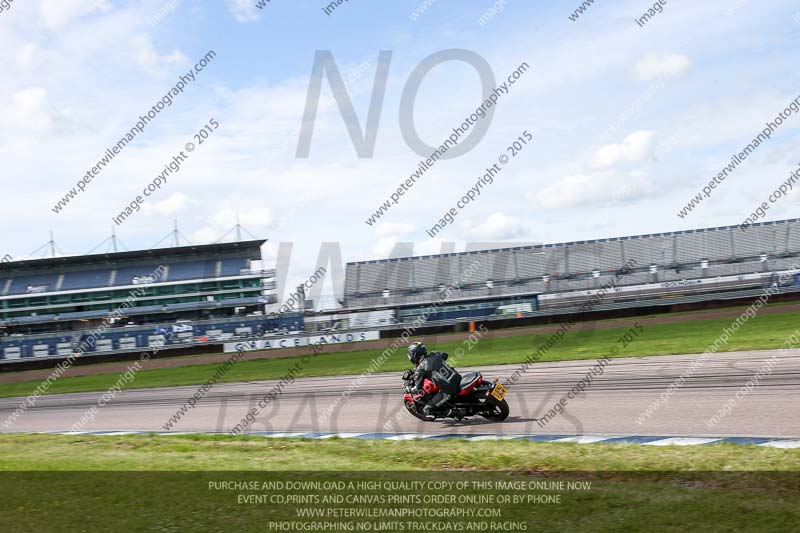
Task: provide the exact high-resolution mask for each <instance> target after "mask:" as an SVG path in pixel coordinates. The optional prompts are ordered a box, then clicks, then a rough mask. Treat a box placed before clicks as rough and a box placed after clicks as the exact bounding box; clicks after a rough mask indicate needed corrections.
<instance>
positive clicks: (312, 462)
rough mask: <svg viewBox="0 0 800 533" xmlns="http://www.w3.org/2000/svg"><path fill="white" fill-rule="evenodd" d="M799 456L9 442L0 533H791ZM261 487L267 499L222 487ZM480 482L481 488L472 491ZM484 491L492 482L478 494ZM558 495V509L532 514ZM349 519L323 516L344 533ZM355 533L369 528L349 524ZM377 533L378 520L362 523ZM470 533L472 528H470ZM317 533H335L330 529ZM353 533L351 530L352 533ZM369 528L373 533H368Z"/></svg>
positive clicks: (512, 445)
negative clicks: (473, 512)
mask: <svg viewBox="0 0 800 533" xmlns="http://www.w3.org/2000/svg"><path fill="white" fill-rule="evenodd" d="M798 470H800V452H799V451H797V450H779V449H770V448H759V447H753V446H736V445H726V444H723V445H711V446H696V447H690V448H686V447H663V448H650V447H646V446H636V445H603V444H591V445H581V444H558V443H534V442H517V441H498V442H466V441H457V440H448V441H426V440H420V441H404V442H391V441H365V440H358V439H354V440H337V439H333V440H329V441H318V440H304V439H264V438H258V437H227V436H168V437H159V436H147V435H136V436H105V437H95V436H56V435H2V436H0V491H2V493H3V505H2V506H0V523H2V526H0V527H2V530H3V531H10V532H16V531H20V532H21V531H59V532H60V531H64V532H67V531H70V532H71V531H271V530H275V529H272V528H271V527H270V522H273V521H291V522H294V523H298V522H304V523H308V522H309V521H310V520H311V519H308V518H298V516H297V509H300V508H309V507H310V508H317V509H334V508H335V509H359V508H360V509H363V508H370V509H380V508H392V509H431V508H439V509H441V508H447V509H452V508H460V509H476V508H480V509H500V510H501V513H502V515H501V517H500V518H491V519H482V518H473V519H467V518H465V519H446V518H428V519H417V518H406V519H401V520H397V519H384V520H383V521H382V522H383V523H384V524H386V523H388V522H389V521H393V522H395V523H397V522H398V521H399V522H402V523H404V524H405V527H404V528H403V529H400V527H397V529H384V531H387V530H389V531H398V530H405V531H412V530H413V529H410V527H411V525H412V524H421V523H424V524H440V525H441V527H442V528H443V529H438V531H468V529H459V528H457V526H456V525H457V524H459V525H461V524H466V523H468V522H473V523H480V522H484V523H483V524H482V525H479V526H476V527H477V529H474V530H477V531H486V530H491V531H497V530H502V529H499V528H498V527H497V526H495V527H490V526H489V525H487V524H489V523H491V522H495V523H506V524H509V523H518V524H527V528H526V529H527V530H528V531H533V530H546V531H580V532H586V531H609V532H611V531H614V532H616V531H674V532H683V531H689V530H693V531H793V530H796V529H792V528H796V525H797V523H798V521H799V520H800V491H798V490H797V486H798ZM575 480H578V481H581V482H583V483H589V484H590V486H588V487H585V490H564V489H551V490H543V489H536V490H531V489H527V490H526V489H523V490H520V489H499V488H497V487H491V488H490V487H487V486H486V485H485V483H486V482H487V481H488V482H491V483H497V482H526V483H532V482H550V483H553V482H558V481H564V482H565V483H566V482H568V481H575ZM245 481H248V482H257V487H258V488H233V489H230V488H224V487H223V485H222V483H225V482H227V483H231V482H245ZM278 481H282V482H288V481H291V482H308V481H317V482H324V481H337V482H343V483H345V484H346V483H349V482H358V481H372V482H375V481H379V482H389V481H391V482H399V481H406V482H409V481H417V482H427V481H436V482H441V481H445V482H453V483H457V482H469V483H470V485H468V486H466V487H464V488H461V489H456V488H454V487H450V488H447V489H436V488H423V489H417V490H414V491H409V490H405V489H395V490H392V489H389V488H386V487H381V488H378V489H369V490H366V489H361V490H359V489H357V488H355V487H353V486H347V485H345V487H344V488H343V489H338V490H337V489H335V488H333V489H330V488H328V489H313V488H311V489H309V488H295V489H282V490H274V489H268V488H263V486H262V484H263V483H265V482H278ZM473 483H474V484H473ZM477 483H484V485H477ZM313 494H316V495H318V497H319V498H320V502H322V503H316V504H308V503H303V504H299V503H296V502H295V503H292V502H287V503H281V504H278V503H270V502H269V501H267V502H264V503H243V502H242V501H241V500H239V497H240V496H248V495H253V496H258V495H261V496H273V495H282V496H285V495H298V496H299V495H302V496H304V497H307V496H308V495H313ZM340 494H341V495H367V496H373V497H374V495H376V494H382V495H392V494H395V495H397V494H400V495H407V494H418V495H420V497H428V496H435V495H442V496H444V497H457V496H464V495H468V496H472V497H479V496H482V497H486V496H488V495H491V496H494V497H495V498H499V496H501V495H505V496H507V497H509V498H513V497H514V496H517V497H519V498H522V499H523V501H509V502H500V501H496V502H493V503H492V504H489V505H486V504H471V503H467V504H464V503H462V504H458V503H454V504H445V505H432V504H426V503H420V504H413V503H412V504H410V505H409V504H400V503H396V502H395V503H394V504H388V505H387V504H384V505H380V504H364V503H359V504H354V503H348V502H346V501H345V502H343V503H336V504H332V503H325V502H324V501H323V500H322V498H323V497H325V496H327V497H333V496H337V495H340ZM536 495H540V496H553V495H558V496H559V500H558V502H557V503H550V504H542V503H530V502H529V501H524V499H525V498H527V497H528V496H536ZM342 520H346V519H328V521H329V522H333V523H340V522H341V521H342ZM351 521H353V522H356V521H357V522H361V523H363V522H364V519H361V520H351ZM366 521H368V522H371V523H372V524H373V525H374V524H376V523H378V522H381V521H380V520H378V519H371V520H366ZM464 527H466V526H464ZM321 530H322V531H330V530H332V527H331V526H328V527H326V528H324V529H321ZM354 530H357V529H354ZM371 530H373V531H374V530H376V529H371Z"/></svg>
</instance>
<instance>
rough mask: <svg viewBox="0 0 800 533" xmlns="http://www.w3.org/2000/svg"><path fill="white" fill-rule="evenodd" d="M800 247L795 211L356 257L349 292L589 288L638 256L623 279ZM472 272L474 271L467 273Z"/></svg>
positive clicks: (784, 260)
mask: <svg viewBox="0 0 800 533" xmlns="http://www.w3.org/2000/svg"><path fill="white" fill-rule="evenodd" d="M762 254H766V255H767V262H766V263H764V262H762V260H761V255H762ZM798 254H800V220H798V219H792V220H783V221H777V222H766V223H761V224H754V225H753V226H751V227H749V228H748V229H747V230H745V231H742V230H741V229H740V228H739V227H738V226H726V227H718V228H707V229H698V230H689V231H679V232H670V233H660V234H652V235H636V236H630V237H620V238H610V239H599V240H592V241H580V242H569V243H560V244H548V245H539V246H524V247H517V248H505V249H497V250H490V251H486V250H484V251H474V252H463V253H451V254H442V255H434V256H423V257H403V258H397V259H387V260H381V261H364V262H356V263H348V264H347V268H346V279H345V300H346V302H347V307H351V308H357V307H361V306H369V305H385V304H402V303H414V302H425V301H432V300H434V299H435V298H436V295H437V294H439V292H438V291H439V288H440V287H441V286H442V285H446V284H448V283H450V282H452V281H454V280H461V281H462V282H463V284H464V287H462V289H461V290H460V291H458V292H457V294H458V296H455V297H478V296H482V295H486V294H491V295H499V294H506V295H511V294H521V293H525V292H553V291H570V290H585V289H591V288H595V287H598V286H599V285H601V284H602V283H603V282H604V280H608V279H611V278H612V277H613V276H614V274H615V272H616V271H618V270H619V269H620V268H622V267H623V266H624V265H625V264H633V271H632V272H631V273H629V274H627V275H625V276H622V278H621V279H619V280H616V283H617V284H618V285H636V284H647V283H654V282H666V281H680V280H686V279H697V278H711V277H716V276H731V275H741V274H753V273H758V272H766V271H769V270H770V269H773V270H776V269H778V270H779V269H784V268H791V267H792V265H794V264H795V263H796V262H797V263H799V264H800V257H798V258H795V257H793V256H794V255H798ZM701 261H708V268H701V264H700V263H701ZM651 265H655V266H656V273H655V274H651V273H650V267H651ZM467 272H470V273H471V275H470V276H469V277H468V279H463V278H464V276H465V273H467ZM594 272H597V275H599V277H595V275H593V273H594ZM545 276H547V277H549V279H547V280H545ZM489 281H491V282H492V288H491V289H489V288H488V286H487V282H489ZM386 290H388V291H389V296H388V298H387V297H384V291H386Z"/></svg>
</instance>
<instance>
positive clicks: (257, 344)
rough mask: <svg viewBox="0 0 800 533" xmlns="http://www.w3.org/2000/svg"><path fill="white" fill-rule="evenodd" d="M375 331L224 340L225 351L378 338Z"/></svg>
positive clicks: (300, 346) (293, 346)
mask: <svg viewBox="0 0 800 533" xmlns="http://www.w3.org/2000/svg"><path fill="white" fill-rule="evenodd" d="M380 338H381V337H380V333H378V332H377V331H358V332H353V333H335V334H329V335H304V336H299V337H279V338H278V337H276V338H274V339H259V340H252V341H243V342H226V343H225V352H236V351H238V350H239V349H240V348H241V349H243V350H244V351H248V352H250V351H255V350H271V349H274V348H302V347H303V346H313V345H315V344H342V343H346V342H363V341H374V340H378V339H380Z"/></svg>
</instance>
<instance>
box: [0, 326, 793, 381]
mask: <svg viewBox="0 0 800 533" xmlns="http://www.w3.org/2000/svg"><path fill="white" fill-rule="evenodd" d="M731 322H732V319H730V318H717V319H704V320H699V319H698V320H690V321H686V322H678V323H673V324H658V325H648V326H646V328H645V329H644V331H643V332H642V333H641V334H640V335H639V336H638V337H636V339H635V340H634V341H633V342H632V343H631V344H630V345H629V346H628V347H627V348H626V349H624V350H621V351H620V353H618V354H617V355H616V357H631V356H639V355H665V354H686V353H700V352H703V351H705V349H706V348H707V347H708V346H709V345H710V344H712V343H713V342H714V341H715V340H716V339H717V337H718V336H719V335H720V334H721V333H722V330H723V328H725V327H728V326H730V324H731ZM798 329H800V312H787V313H770V314H767V313H762V314H760V315H758V316H756V318H753V319H750V320H749V321H748V322H747V323H746V324H745V325H744V326H743V327H742V328H740V329H739V330H738V332H737V333H735V334H734V335H733V336H732V337H731V338H730V340H729V341H728V344H727V345H725V346H724V347H723V348H722V349H721V350H720V351H735V350H761V349H770V348H780V347H781V346H782V345H783V343H784V341H785V340H786V338H787V337H789V336H790V335H791V334H792V333H794V332H795V331H797V330H798ZM626 331H628V328H627V327H619V328H603V329H601V328H595V329H592V330H589V331H573V332H570V333H568V334H567V335H566V336H565V338H564V340H563V341H561V342H559V343H557V344H556V345H555V346H554V347H553V348H552V349H551V350H550V351H548V352H547V354H545V355H544V356H543V357H542V358H541V359H540V360H539V361H541V362H545V361H568V360H576V359H593V358H597V357H602V356H605V355H608V354H609V350H610V348H611V346H613V345H615V344H616V343H617V340H618V339H619V337H620V336H621V335H623V334H624V333H625V332H626ZM549 336H550V334H534V335H531V334H527V335H525V334H522V335H517V336H512V337H500V338H495V339H490V338H484V339H482V340H481V341H480V342H479V343H478V344H477V346H474V347H473V348H472V350H469V351H467V350H466V346H465V345H464V343H463V342H461V341H458V342H447V343H443V344H438V345H436V346H432V348H434V349H437V350H443V351H447V352H449V353H451V354H453V353H455V351H456V350H457V349H459V348H461V349H464V350H465V352H466V353H465V355H464V356H463V357H460V358H457V359H456V360H455V364H456V365H457V366H461V367H464V366H485V365H492V364H511V363H520V362H522V361H524V360H525V358H526V357H527V356H528V355H529V354H531V353H532V352H534V351H535V350H536V348H537V347H538V346H540V345H541V344H543V343H544V342H545V341H546V340H547V339H548V337H549ZM388 342H389V341H387V344H388ZM379 353H380V352H379V351H371V350H370V351H367V350H358V351H352V352H336V353H325V352H324V351H323V352H322V353H321V354H320V355H318V356H317V357H315V358H314V359H313V360H312V361H311V362H310V363H308V364H307V365H306V366H305V367H304V368H303V369H302V370H301V372H300V373H299V374H298V375H297V376H298V377H303V376H329V375H344V374H360V373H362V372H364V371H365V369H366V368H367V367H368V366H369V364H370V361H371V360H372V359H373V358H374V357H375V356H376V355H378V354H379ZM297 361H298V359H297V358H278V359H258V360H250V361H241V362H238V363H236V364H235V365H234V367H233V368H232V369H231V370H230V371H229V372H228V373H227V374H226V375H225V376H224V377H223V378H222V380H221V381H223V382H234V381H246V380H263V379H277V378H280V377H281V376H283V375H285V374H286V372H287V369H288V368H289V367H291V366H293V365H294V364H296V363H297ZM217 366H218V365H217V364H203V365H189V366H182V367H175V368H166V369H154V370H144V371H141V372H139V373H138V374H137V375H136V379H135V380H134V381H133V382H132V383H130V384H129V388H144V387H167V386H175V385H195V384H200V383H204V382H205V381H206V380H208V379H209V378H210V377H211V375H212V374H213V373H214V370H215V369H216V368H217ZM407 367H408V361H407V360H406V357H405V353H404V350H402V349H400V350H397V351H396V352H395V353H394V354H393V355H392V356H391V357H390V358H389V359H388V360H387V361H386V362H385V363H384V365H383V366H382V367H381V368H380V371H384V372H390V371H399V370H403V369H405V368H407ZM118 376H119V374H101V375H92V376H78V377H67V378H61V379H59V380H58V381H57V382H56V383H55V384H54V385H53V386H52V387H50V389H49V391H48V393H66V392H85V391H98V390H106V389H108V388H110V387H111V386H112V385H113V384H114V383H115V382H116V381H117V379H118ZM38 383H39V382H38V381H30V382H22V383H15V384H7V385H2V386H1V387H0V397H9V396H27V395H28V394H30V393H31V392H32V390H33V389H34V388H35V387H36V385H37V384H38Z"/></svg>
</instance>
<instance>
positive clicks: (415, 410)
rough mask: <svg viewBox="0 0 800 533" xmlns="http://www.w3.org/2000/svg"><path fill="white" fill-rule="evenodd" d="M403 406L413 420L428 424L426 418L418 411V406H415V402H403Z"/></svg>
mask: <svg viewBox="0 0 800 533" xmlns="http://www.w3.org/2000/svg"><path fill="white" fill-rule="evenodd" d="M403 405H405V406H406V409H407V410H408V412H409V413H411V415H412V416H413V417H414V418H417V419H419V420H422V421H423V422H428V417H426V416H425V415H424V414H423V413H422V411H420V409H419V405H417V404H416V403H415V402H410V401H408V400H403Z"/></svg>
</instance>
